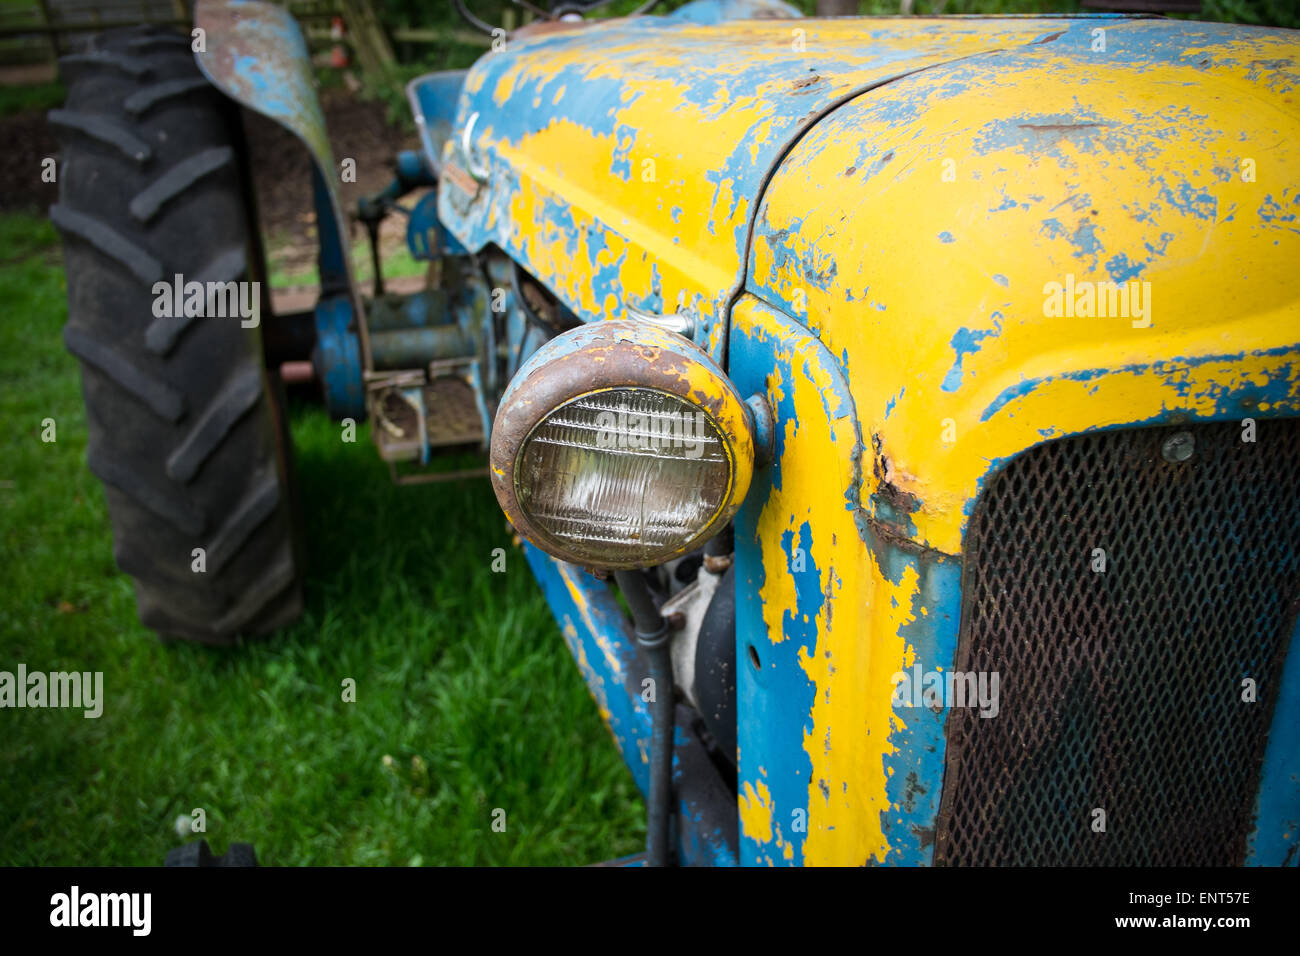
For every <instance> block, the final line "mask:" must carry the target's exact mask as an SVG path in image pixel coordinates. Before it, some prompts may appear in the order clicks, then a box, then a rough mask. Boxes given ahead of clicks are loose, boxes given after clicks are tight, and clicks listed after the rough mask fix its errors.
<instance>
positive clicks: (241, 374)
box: [49, 28, 302, 644]
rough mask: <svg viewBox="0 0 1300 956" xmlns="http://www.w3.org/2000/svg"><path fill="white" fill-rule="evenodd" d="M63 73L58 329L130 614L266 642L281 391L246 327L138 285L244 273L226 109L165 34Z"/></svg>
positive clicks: (276, 605)
mask: <svg viewBox="0 0 1300 956" xmlns="http://www.w3.org/2000/svg"><path fill="white" fill-rule="evenodd" d="M60 65H61V68H62V71H63V77H64V80H65V82H66V83H67V84H68V95H67V102H66V104H65V106H64V108H63V109H62V110H55V111H53V112H51V113H50V117H49V121H50V124H51V126H52V127H54V129H55V131H56V133H57V134H58V135H59V139H60V144H61V163H60V168H59V176H58V179H59V202H58V204H57V205H55V206H53V207H51V209H50V218H51V219H52V220H53V221H54V224H55V225H56V226H58V227H59V229H60V231H61V232H62V233H63V238H64V259H65V266H66V271H67V281H68V323H67V325H66V326H65V328H64V336H63V337H64V343H65V345H66V346H67V348H68V350H69V351H70V352H72V354H73V355H75V356H77V358H78V359H79V360H80V364H81V383H82V395H83V398H84V400H85V405H86V421H87V429H88V436H87V439H88V441H87V447H88V451H87V459H88V464H89V467H90V470H91V471H92V472H93V473H94V474H95V475H96V476H97V477H98V478H99V479H100V480H101V481H102V482H103V484H104V492H105V496H106V498H107V501H108V512H109V517H110V519H111V521H112V525H113V541H114V548H113V554H114V558H115V559H116V561H117V564H118V567H120V568H121V569H122V570H123V571H125V572H126V573H127V574H129V575H130V576H131V577H132V578H134V580H135V590H136V603H137V608H138V611H139V615H140V620H141V622H143V623H144V624H145V625H146V626H147V627H150V628H152V629H154V630H155V631H157V632H158V633H159V635H160V636H161V637H163V638H164V639H175V638H180V639H185V640H192V641H199V642H203V643H206V644H230V643H234V642H236V641H237V640H238V639H239V638H240V637H242V636H252V635H257V634H263V633H266V632H269V631H273V630H275V629H277V628H279V627H282V626H284V625H285V624H288V623H289V622H290V621H292V620H293V619H294V618H296V617H297V616H298V615H299V614H300V613H301V611H302V583H301V566H302V560H301V558H302V549H301V547H299V545H298V533H297V532H298V528H297V527H296V521H295V511H294V507H295V503H294V502H293V500H292V499H293V495H292V461H291V448H290V444H289V440H288V429H287V427H286V425H285V415H284V408H283V405H282V404H278V403H277V397H276V395H277V392H278V393H280V394H281V395H282V392H283V390H282V389H281V388H280V387H279V382H278V380H277V381H272V380H271V378H270V377H268V375H267V373H266V370H265V368H264V363H263V353H262V340H261V330H260V327H258V328H243V327H242V325H241V322H240V319H239V318H238V317H237V316H236V317H231V318H217V317H204V318H193V319H190V320H184V319H182V320H176V321H174V320H171V319H167V318H157V317H155V312H154V303H155V294H154V291H153V290H154V283H155V282H160V281H161V282H166V283H168V284H171V282H172V281H173V277H174V276H175V275H176V274H180V275H181V276H183V277H184V281H187V282H188V281H191V280H198V281H201V282H207V281H246V280H247V279H248V278H249V268H248V267H249V263H250V262H251V261H254V259H255V250H256V249H257V246H256V245H255V243H254V241H253V237H254V233H253V227H252V226H251V225H250V212H249V209H248V204H247V203H246V202H245V199H244V196H245V193H244V191H243V189H242V183H241V173H240V154H239V152H238V148H237V147H238V144H239V143H240V142H241V139H240V137H239V135H238V133H237V130H238V126H237V124H238V115H237V113H236V111H235V110H234V108H233V107H232V106H231V104H230V103H229V102H228V101H227V100H226V99H225V98H224V97H222V96H221V95H220V94H219V93H218V92H217V91H216V90H215V89H214V88H212V87H211V86H210V85H209V84H208V83H207V82H206V81H205V80H204V79H203V77H202V75H201V74H200V73H199V70H198V68H197V66H196V65H195V62H194V58H193V54H192V53H191V51H190V44H189V40H188V39H187V38H185V37H181V36H179V35H177V34H175V33H170V32H166V31H160V30H157V29H156V28H144V29H139V28H137V29H131V30H124V31H115V32H113V33H107V34H104V35H102V36H100V37H98V38H97V39H96V41H95V45H94V47H93V48H92V50H91V52H90V53H87V54H81V55H78V56H71V57H65V58H64V59H63V60H62V61H61V63H60ZM256 268H257V269H258V271H259V273H260V269H261V264H260V262H258V263H256ZM277 378H278V377H277ZM196 548H202V549H204V554H205V561H206V569H205V570H203V571H198V570H195V567H196V558H197V555H196V554H195V551H194V549H196Z"/></svg>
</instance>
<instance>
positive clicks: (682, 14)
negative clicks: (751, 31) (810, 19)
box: [667, 0, 803, 25]
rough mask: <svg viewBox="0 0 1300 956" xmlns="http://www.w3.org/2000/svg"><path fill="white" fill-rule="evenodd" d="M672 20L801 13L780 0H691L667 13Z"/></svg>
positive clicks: (711, 20)
mask: <svg viewBox="0 0 1300 956" xmlns="http://www.w3.org/2000/svg"><path fill="white" fill-rule="evenodd" d="M667 16H668V18H669V19H672V20H685V21H687V22H690V23H699V24H704V25H711V24H715V23H726V22H727V21H728V20H753V19H756V18H758V17H760V16H764V17H784V18H794V17H802V16H803V14H802V13H801V12H800V11H799V10H798V9H797V8H796V7H792V6H790V4H788V3H782V2H781V0H691V2H690V3H687V4H683V5H682V6H680V7H678V8H677V9H676V10H674V11H673V12H672V13H670V14H668V15H667Z"/></svg>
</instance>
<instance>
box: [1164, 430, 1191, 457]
mask: <svg viewBox="0 0 1300 956" xmlns="http://www.w3.org/2000/svg"><path fill="white" fill-rule="evenodd" d="M1195 451H1196V439H1195V437H1194V436H1193V435H1192V433H1191V432H1176V433H1174V434H1173V435H1170V436H1169V437H1168V438H1166V439H1165V443H1164V444H1163V445H1161V446H1160V454H1161V455H1162V456H1163V457H1164V459H1165V461H1170V462H1174V463H1175V464H1177V463H1178V462H1180V461H1186V460H1187V459H1189V458H1191V457H1192V454H1193V453H1194V452H1195Z"/></svg>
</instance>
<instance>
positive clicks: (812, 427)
mask: <svg viewBox="0 0 1300 956" xmlns="http://www.w3.org/2000/svg"><path fill="white" fill-rule="evenodd" d="M732 321H733V328H734V330H735V331H736V332H739V333H741V334H744V335H746V336H749V337H753V338H757V339H760V340H764V339H766V340H770V341H772V342H775V343H778V345H777V351H778V354H779V355H781V356H782V358H783V359H784V360H786V361H790V362H791V363H792V364H793V367H794V369H795V371H796V374H795V375H794V376H793V379H792V381H791V382H789V383H788V386H789V387H791V388H792V389H793V395H792V399H793V402H794V408H795V418H796V419H797V421H798V425H797V426H796V425H795V423H794V422H793V421H788V422H787V423H786V425H785V428H786V433H785V454H784V456H783V457H782V460H781V486H780V488H775V487H774V488H773V489H772V491H771V493H770V496H769V498H768V500H767V503H766V505H765V506H764V508H763V511H762V514H761V515H760V517H759V525H758V538H759V541H760V542H761V545H762V555H763V569H764V584H763V587H762V588H761V590H760V592H759V597H760V598H761V599H762V602H763V621H764V624H765V626H766V630H767V637H768V639H769V640H771V641H773V642H779V641H782V640H785V639H786V635H785V619H786V616H787V615H788V614H789V613H790V611H791V609H793V608H794V607H795V587H794V578H793V575H792V574H791V569H790V567H789V559H788V558H787V555H786V552H785V550H784V549H783V547H782V545H781V539H782V537H783V536H784V535H785V534H786V533H791V534H793V535H794V536H795V544H796V545H800V544H804V543H805V542H800V540H799V537H798V531H799V528H800V526H801V525H803V523H804V522H805V521H806V522H808V524H809V526H810V527H811V528H812V542H811V547H810V548H809V550H808V554H807V564H806V567H808V568H812V567H816V568H817V569H818V571H819V573H820V575H821V581H820V587H821V591H822V593H823V595H825V598H826V600H825V602H824V603H823V605H822V608H821V610H820V611H819V612H818V616H817V619H816V621H815V622H814V623H815V626H816V629H817V633H818V636H817V653H816V654H815V655H810V654H808V653H807V652H806V651H805V652H804V653H803V654H801V655H800V660H801V665H802V667H803V670H804V672H805V674H807V676H808V679H809V680H810V681H811V682H812V683H813V685H814V687H815V688H816V695H815V697H814V701H813V707H812V723H813V727H812V730H811V731H810V732H807V733H805V735H804V750H805V751H806V752H807V754H808V756H809V759H810V761H811V763H812V768H813V772H812V778H811V780H810V781H809V786H808V804H807V806H808V832H807V834H806V835H804V838H803V839H804V842H803V853H804V862H805V863H808V864H814V865H816V864H825V865H860V864H862V863H864V862H866V860H867V859H868V857H875V858H876V859H878V860H880V859H883V858H884V855H885V854H886V852H887V851H888V843H887V841H886V839H885V836H884V834H883V832H882V830H881V827H880V811H881V810H884V809H887V808H888V806H889V803H888V796H887V791H886V783H887V780H888V777H887V774H886V772H885V758H886V757H887V756H888V755H889V754H890V753H892V751H893V748H892V747H891V745H890V743H889V735H890V732H891V730H892V729H893V728H894V726H895V725H896V724H899V718H898V716H897V714H896V712H895V711H894V708H893V707H892V706H891V703H890V700H891V695H892V693H893V687H894V685H893V682H892V680H891V678H892V676H893V675H894V673H896V672H897V671H899V670H902V669H904V668H905V667H907V666H910V665H911V662H912V653H913V652H912V651H911V649H910V648H909V647H908V646H907V644H906V642H905V641H904V640H903V638H902V637H901V636H900V635H901V632H902V629H903V628H904V627H905V626H906V625H908V624H910V623H912V622H913V621H914V620H915V619H916V615H917V610H916V603H915V602H916V595H917V591H918V581H917V576H916V571H915V569H913V568H910V567H909V568H908V569H907V570H906V571H905V573H904V575H903V578H902V580H901V581H900V582H899V583H898V584H897V585H895V584H893V583H892V582H890V581H889V580H888V579H887V578H886V577H885V576H884V574H883V573H882V572H881V570H880V568H879V566H878V565H877V563H876V561H875V558H874V555H873V554H872V553H871V551H870V549H868V548H867V547H865V546H864V545H863V543H862V539H861V537H860V535H859V533H858V529H857V526H856V525H855V523H854V520H853V517H854V516H853V512H852V511H851V510H849V509H846V508H845V500H844V494H845V491H846V490H847V489H849V488H851V487H852V486H853V482H854V477H855V472H854V468H853V463H852V460H851V458H850V455H851V453H852V451H853V449H854V447H855V442H856V435H855V433H854V430H853V423H852V420H851V419H850V418H849V417H847V416H845V417H841V418H838V419H832V418H831V417H830V416H829V414H828V412H827V409H826V407H825V404H824V401H823V396H824V394H826V393H827V392H829V390H830V388H831V375H832V374H833V373H832V371H831V363H832V362H833V359H832V358H831V357H830V355H829V354H828V353H826V352H825V350H823V349H821V347H820V346H818V345H817V344H816V342H815V341H813V340H810V339H806V340H803V341H798V340H793V339H790V338H789V337H788V336H787V335H786V329H785V327H784V326H783V325H781V324H780V323H779V322H777V321H776V316H775V313H774V312H773V311H772V310H771V309H769V308H767V307H765V306H763V305H762V304H761V303H759V302H758V301H757V300H755V299H754V298H752V297H750V296H746V297H745V298H743V299H742V300H741V301H740V302H739V303H738V304H737V307H736V310H735V312H734V313H733V318H732ZM776 378H777V377H776V376H770V377H769V388H768V397H769V400H771V401H775V398H776V396H775V394H774V393H773V390H772V384H773V381H774V380H776ZM828 616H829V617H830V619H831V621H830V624H829V625H828V624H827V618H828ZM823 783H824V784H825V788H823V786H822V784H823ZM846 784H847V786H845V785H846ZM760 786H761V784H760ZM753 804H754V799H753V797H750V798H749V810H750V813H751V814H753V815H752V816H747V815H746V812H745V808H746V798H745V797H742V798H741V806H742V813H741V823H742V826H743V832H744V833H745V834H746V835H747V836H757V837H758V838H759V839H760V840H764V841H765V842H766V841H767V840H770V839H771V836H770V829H769V828H768V826H767V822H768V820H770V810H769V812H768V814H767V817H766V818H763V817H760V816H758V815H757V814H756V812H755V811H754V806H753ZM751 822H752V823H753V824H754V825H757V826H760V828H761V829H759V830H751V829H750V825H751ZM764 834H767V835H766V836H764Z"/></svg>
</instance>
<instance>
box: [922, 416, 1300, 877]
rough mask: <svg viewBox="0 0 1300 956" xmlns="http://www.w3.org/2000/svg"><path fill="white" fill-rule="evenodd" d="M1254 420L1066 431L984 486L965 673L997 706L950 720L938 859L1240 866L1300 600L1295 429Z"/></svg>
mask: <svg viewBox="0 0 1300 956" xmlns="http://www.w3.org/2000/svg"><path fill="white" fill-rule="evenodd" d="M1256 428H1257V431H1256V435H1255V438H1256V441H1254V442H1253V443H1250V442H1245V441H1243V440H1242V438H1243V435H1244V434H1245V432H1244V429H1243V426H1242V425H1241V424H1238V423H1224V424H1201V425H1192V426H1176V427H1172V428H1148V429H1137V430H1126V431H1114V432H1102V433H1098V434H1095V435H1088V436H1084V437H1080V438H1071V439H1065V440H1062V441H1057V442H1051V443H1048V444H1045V445H1041V446H1039V447H1037V448H1034V449H1031V450H1029V451H1028V452H1026V453H1024V454H1023V455H1021V456H1019V457H1018V458H1015V459H1013V460H1012V461H1011V462H1010V463H1009V464H1008V466H1007V467H1006V468H1005V469H1004V470H1003V471H1002V472H1001V473H1000V474H999V475H998V476H996V477H995V478H994V479H993V480H992V481H991V482H990V483H989V486H988V488H987V490H986V491H985V492H984V494H983V495H982V496H981V498H980V500H979V502H978V504H977V507H976V510H975V512H974V514H973V515H972V519H971V523H970V528H969V530H968V533H967V538H966V547H965V549H964V550H965V566H964V571H963V574H964V578H963V590H964V598H963V601H964V603H963V608H962V625H961V626H962V630H961V636H960V640H959V644H958V653H957V670H958V671H976V672H979V671H987V672H997V673H998V674H999V680H1000V710H999V713H998V715H997V716H996V717H992V718H981V717H979V716H978V711H977V710H975V709H953V710H951V711H950V713H949V717H948V723H947V734H948V757H947V766H946V771H945V778H944V792H943V801H942V805H941V809H940V814H939V823H938V833H937V834H936V837H937V839H936V848H935V862H936V863H937V864H948V865H986V866H988V865H1008V866H1016V865H1040V866H1041V865H1108V866H1121V865H1137V866H1162V865H1188V866H1206V865H1218V866H1227V865H1236V864H1240V863H1242V862H1243V860H1244V856H1245V845H1246V844H1245V841H1246V836H1247V833H1248V832H1249V830H1250V829H1251V826H1252V818H1253V813H1254V804H1255V796H1256V793H1257V790H1258V787H1259V770H1260V765H1261V763H1262V761H1263V757H1264V746H1265V743H1266V740H1267V735H1268V727H1269V722H1270V719H1271V716H1272V712H1273V704H1274V701H1275V699H1276V696H1277V690H1278V684H1279V682H1280V679H1281V671H1282V663H1283V659H1284V657H1285V654H1286V650H1287V645H1288V643H1289V637H1290V635H1291V631H1292V628H1293V627H1294V624H1295V619H1296V611H1297V607H1298V606H1300V601H1298V600H1297V597H1298V595H1300V419H1282V420H1275V421H1263V420H1260V421H1258V422H1257V425H1256ZM1180 436H1181V437H1180ZM1189 437H1190V441H1191V445H1190V451H1191V454H1190V457H1187V458H1186V460H1182V461H1178V460H1177V458H1178V457H1179V456H1180V455H1181V454H1183V453H1185V452H1187V451H1188V450H1189V445H1188V439H1189ZM1170 458H1173V459H1175V460H1172V461H1171V460H1169V459H1170ZM1094 549H1102V550H1103V551H1104V552H1105V561H1106V564H1105V571H1104V572H1103V571H1097V570H1094V569H1093V568H1094V562H1096V561H1097V560H1098V558H1097V555H1096V554H1095V552H1094ZM1245 678H1253V679H1254V680H1255V682H1256V684H1257V687H1258V700H1257V702H1255V703H1245V702H1243V700H1242V693H1243V686H1242V682H1243V680H1244V679H1245ZM1098 808H1099V809H1101V810H1103V811H1104V812H1105V832H1095V831H1094V821H1096V820H1099V819H1100V818H1098V817H1097V816H1096V815H1095V813H1094V811H1095V810H1096V809H1098Z"/></svg>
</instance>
